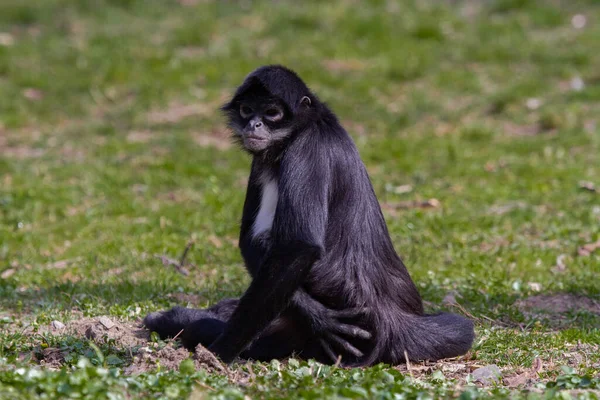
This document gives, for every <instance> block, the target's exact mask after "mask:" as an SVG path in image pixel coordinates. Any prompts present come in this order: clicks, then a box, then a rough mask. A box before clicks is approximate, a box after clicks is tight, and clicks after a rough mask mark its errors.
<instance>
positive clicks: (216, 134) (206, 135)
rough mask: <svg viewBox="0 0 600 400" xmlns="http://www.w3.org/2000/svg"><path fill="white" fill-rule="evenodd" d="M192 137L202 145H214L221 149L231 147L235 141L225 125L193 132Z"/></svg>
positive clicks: (213, 146)
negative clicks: (205, 130)
mask: <svg viewBox="0 0 600 400" xmlns="http://www.w3.org/2000/svg"><path fill="white" fill-rule="evenodd" d="M192 139H193V140H194V142H195V143H196V144H197V145H198V146H200V147H212V148H215V149H217V150H221V151H223V150H228V149H230V148H231V147H232V146H233V143H234V142H233V139H232V137H231V133H230V132H229V130H228V129H226V128H225V127H219V128H216V129H213V130H210V131H207V132H195V133H192Z"/></svg>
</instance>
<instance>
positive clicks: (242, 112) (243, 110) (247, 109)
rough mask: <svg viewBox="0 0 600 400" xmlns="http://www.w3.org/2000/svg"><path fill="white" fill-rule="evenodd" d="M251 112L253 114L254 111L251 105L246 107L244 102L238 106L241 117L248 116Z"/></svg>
mask: <svg viewBox="0 0 600 400" xmlns="http://www.w3.org/2000/svg"><path fill="white" fill-rule="evenodd" d="M252 114H254V111H253V110H252V108H251V107H248V106H247V105H245V104H244V105H242V106H241V107H240V115H241V116H242V118H248V117H250V116H251V115H252Z"/></svg>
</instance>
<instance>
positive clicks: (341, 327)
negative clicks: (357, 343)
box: [333, 324, 373, 339]
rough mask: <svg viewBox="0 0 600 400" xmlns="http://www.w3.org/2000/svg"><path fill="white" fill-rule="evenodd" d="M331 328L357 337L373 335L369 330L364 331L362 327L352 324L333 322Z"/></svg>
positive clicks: (364, 337)
mask: <svg viewBox="0 0 600 400" xmlns="http://www.w3.org/2000/svg"><path fill="white" fill-rule="evenodd" d="M333 329H335V330H336V332H338V333H343V334H344V335H348V336H352V337H357V338H360V339H371V337H372V336H373V335H371V332H369V331H365V330H364V329H361V328H359V327H357V326H353V325H347V324H335V325H334V326H333Z"/></svg>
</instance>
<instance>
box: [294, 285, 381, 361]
mask: <svg viewBox="0 0 600 400" xmlns="http://www.w3.org/2000/svg"><path fill="white" fill-rule="evenodd" d="M292 303H293V305H294V306H295V307H296V308H297V310H298V311H299V312H300V313H301V314H302V315H303V316H304V317H305V318H306V320H307V322H308V324H309V326H310V328H311V330H312V332H313V334H314V335H315V336H316V337H317V338H319V342H320V343H321V346H322V347H323V350H324V351H325V353H326V354H327V356H328V357H329V358H330V359H331V361H332V362H334V363H335V362H336V361H337V359H338V355H339V354H342V355H343V354H351V355H353V356H355V357H358V358H360V357H363V356H364V354H363V352H362V351H360V350H359V349H357V348H356V347H355V346H354V345H352V343H350V341H351V340H352V339H363V340H369V339H371V337H372V335H371V333H370V332H368V331H366V330H364V329H362V328H361V327H359V326H357V325H352V324H348V323H345V322H343V320H357V319H361V318H363V317H364V316H365V315H366V314H367V313H368V309H367V308H350V309H346V310H332V309H330V308H327V307H325V306H324V305H323V304H321V303H320V302H318V301H317V300H315V299H314V298H312V297H311V296H310V295H309V294H308V293H307V292H305V291H304V290H303V289H299V290H297V291H296V293H295V294H294V298H293V301H292ZM340 351H341V353H340Z"/></svg>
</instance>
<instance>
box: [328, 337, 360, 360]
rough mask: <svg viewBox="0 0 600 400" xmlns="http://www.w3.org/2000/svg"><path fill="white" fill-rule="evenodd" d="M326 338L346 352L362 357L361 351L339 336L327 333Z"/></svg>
mask: <svg viewBox="0 0 600 400" xmlns="http://www.w3.org/2000/svg"><path fill="white" fill-rule="evenodd" d="M327 339H328V340H330V341H332V342H333V343H335V344H336V345H338V346H339V347H341V348H343V349H344V350H346V351H347V352H348V353H350V354H352V355H354V356H356V357H359V358H360V357H362V356H363V355H364V354H363V353H362V351H360V350H359V349H357V348H356V347H354V346H352V345H351V344H350V343H348V342H347V341H346V340H344V339H342V338H341V337H339V336H337V335H333V334H329V335H327Z"/></svg>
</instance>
